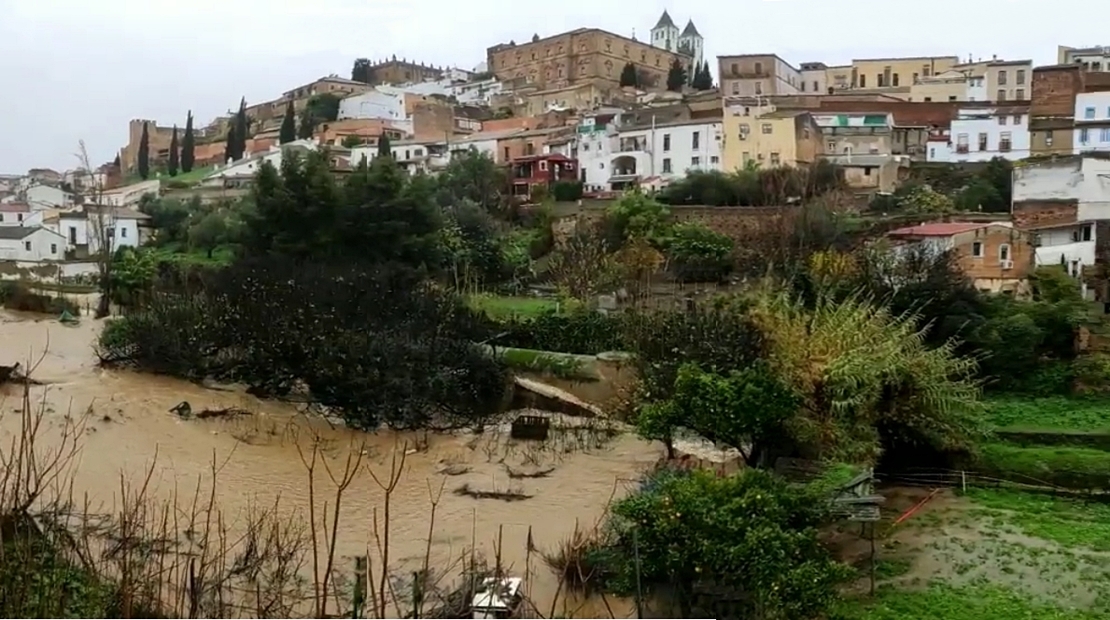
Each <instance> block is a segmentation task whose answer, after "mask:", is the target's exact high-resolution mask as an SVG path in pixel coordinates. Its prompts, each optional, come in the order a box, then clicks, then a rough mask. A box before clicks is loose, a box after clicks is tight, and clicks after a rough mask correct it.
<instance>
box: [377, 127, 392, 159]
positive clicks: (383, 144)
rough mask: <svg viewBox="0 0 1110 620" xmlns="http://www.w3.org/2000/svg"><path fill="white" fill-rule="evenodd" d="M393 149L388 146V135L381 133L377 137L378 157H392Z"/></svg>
mask: <svg viewBox="0 0 1110 620" xmlns="http://www.w3.org/2000/svg"><path fill="white" fill-rule="evenodd" d="M392 156H393V149H391V148H390V147H389V136H387V135H386V134H384V133H383V134H382V135H381V137H380V138H378V157H392Z"/></svg>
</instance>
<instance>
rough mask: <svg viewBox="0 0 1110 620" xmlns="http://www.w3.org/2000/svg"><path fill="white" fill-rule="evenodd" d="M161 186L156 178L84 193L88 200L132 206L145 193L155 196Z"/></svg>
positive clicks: (114, 205)
mask: <svg viewBox="0 0 1110 620" xmlns="http://www.w3.org/2000/svg"><path fill="white" fill-rule="evenodd" d="M161 187H162V186H161V182H160V181H158V179H150V180H148V181H140V182H139V183H132V184H131V185H124V186H123V187H117V188H115V189H109V190H104V191H102V192H99V195H97V192H96V191H95V190H93V191H90V192H89V193H88V194H86V198H87V199H88V200H90V201H94V202H97V203H99V204H103V205H111V206H113V207H133V206H135V205H137V204H139V201H140V200H142V198H143V196H145V195H147V194H154V195H155V196H157V195H158V191H159V190H160V189H161Z"/></svg>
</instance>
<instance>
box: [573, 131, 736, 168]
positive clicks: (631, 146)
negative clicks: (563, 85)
mask: <svg viewBox="0 0 1110 620" xmlns="http://www.w3.org/2000/svg"><path fill="white" fill-rule="evenodd" d="M610 149H611V150H612V153H611V155H610V157H611V164H610V168H611V171H612V172H613V176H614V177H617V176H619V177H627V176H631V175H634V176H637V177H639V178H640V179H650V178H653V177H658V178H659V179H661V180H662V181H664V182H667V181H672V180H676V179H680V178H682V177H684V176H686V173H687V171H691V170H701V171H710V170H720V169H721V123H720V121H717V122H706V121H704V120H697V121H683V122H677V123H667V124H662V125H656V126H653V127H636V128H628V129H624V128H621V129H620V130H619V132H618V134H617V136H616V137H615V138H611V139H610ZM580 152H581V149H580Z"/></svg>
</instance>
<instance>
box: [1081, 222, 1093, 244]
mask: <svg viewBox="0 0 1110 620" xmlns="http://www.w3.org/2000/svg"><path fill="white" fill-rule="evenodd" d="M1091 233H1092V231H1091V225H1090V224H1087V225H1086V226H1084V227H1083V228H1081V229H1079V238H1080V239H1081V240H1083V241H1090V240H1091Z"/></svg>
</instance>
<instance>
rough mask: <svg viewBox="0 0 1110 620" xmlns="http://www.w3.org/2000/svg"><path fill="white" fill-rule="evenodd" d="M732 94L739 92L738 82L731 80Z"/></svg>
mask: <svg viewBox="0 0 1110 620" xmlns="http://www.w3.org/2000/svg"><path fill="white" fill-rule="evenodd" d="M732 94H734V95H739V94H740V82H733V83H732Z"/></svg>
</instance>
